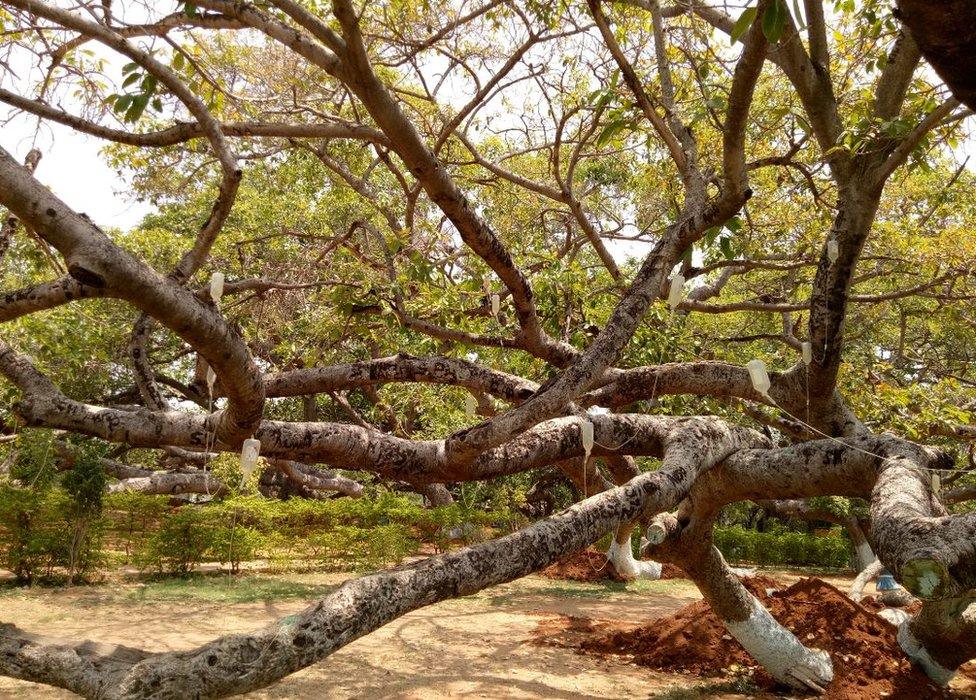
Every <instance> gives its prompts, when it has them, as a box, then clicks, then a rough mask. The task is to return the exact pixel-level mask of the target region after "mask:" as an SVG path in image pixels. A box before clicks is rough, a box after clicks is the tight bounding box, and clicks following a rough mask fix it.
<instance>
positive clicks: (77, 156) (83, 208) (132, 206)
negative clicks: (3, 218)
mask: <svg viewBox="0 0 976 700" xmlns="http://www.w3.org/2000/svg"><path fill="white" fill-rule="evenodd" d="M37 122H38V120H37V118H35V117H30V116H27V115H25V114H21V115H18V116H16V117H14V118H13V119H12V120H11V121H10V122H8V123H6V124H4V125H3V126H0V146H3V147H4V148H5V149H6V150H7V151H9V152H10V153H11V154H12V155H13V156H14V157H15V158H17V159H18V160H21V161H22V160H23V159H24V156H26V155H27V152H28V151H29V150H30V149H31V148H32V147H34V146H35V145H36V146H37V147H38V148H40V149H41V152H42V153H43V157H42V158H41V162H40V164H39V165H38V168H37V172H36V176H37V179H38V180H40V181H41V182H42V183H43V184H44V185H46V186H47V187H49V188H50V189H51V191H52V192H54V193H55V194H56V195H57V196H58V197H60V198H61V199H63V200H64V201H65V202H66V203H67V204H68V206H70V207H71V208H72V209H75V210H76V211H80V212H84V213H86V214H88V216H89V217H90V218H91V219H92V221H94V222H95V223H96V224H98V225H99V226H102V227H103V228H104V227H109V226H118V227H120V228H130V227H132V226H133V225H135V224H136V223H138V222H139V221H140V219H142V217H143V216H145V215H146V214H147V213H149V212H150V211H151V207H150V206H149V205H147V204H143V203H140V202H135V201H133V200H132V199H131V198H129V197H127V196H126V194H125V193H126V192H127V191H128V183H127V181H126V180H125V178H123V177H121V176H119V174H118V173H117V172H116V171H115V170H113V169H112V168H110V167H109V166H108V165H107V164H106V162H105V159H104V158H103V157H102V156H101V155H100V154H99V150H100V149H101V147H102V146H104V145H105V141H103V140H101V139H96V138H94V137H89V136H85V135H84V134H79V133H78V132H76V131H73V130H72V129H69V128H68V127H66V126H61V125H60V124H54V123H52V122H42V123H41V125H40V127H38V124H37Z"/></svg>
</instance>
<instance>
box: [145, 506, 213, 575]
mask: <svg viewBox="0 0 976 700" xmlns="http://www.w3.org/2000/svg"><path fill="white" fill-rule="evenodd" d="M215 544H216V532H215V529H214V527H213V526H212V525H211V523H210V522H208V515H207V513H206V512H205V509H203V508H197V507H184V508H179V509H178V510H175V511H173V512H171V513H169V514H167V515H166V516H165V517H164V518H163V519H162V522H161V523H160V526H159V529H158V530H157V531H156V532H154V533H152V535H150V536H149V537H148V538H147V539H146V540H145V541H144V542H143V545H142V547H141V548H140V550H139V551H138V552H137V553H136V557H135V559H136V562H137V563H138V564H139V565H140V566H142V567H143V568H152V569H156V570H157V571H158V572H160V573H168V574H177V575H181V576H185V575H186V574H188V573H190V572H191V571H193V570H194V569H195V568H196V567H197V566H199V565H200V564H202V563H203V562H204V561H206V559H207V554H208V552H209V551H210V550H211V548H213V546H214V545H215Z"/></svg>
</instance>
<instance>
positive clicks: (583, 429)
mask: <svg viewBox="0 0 976 700" xmlns="http://www.w3.org/2000/svg"><path fill="white" fill-rule="evenodd" d="M580 442H581V443H582V444H583V455H584V457H583V458H584V460H589V459H590V453H591V452H593V423H591V422H590V421H588V420H587V419H586V418H581V419H580Z"/></svg>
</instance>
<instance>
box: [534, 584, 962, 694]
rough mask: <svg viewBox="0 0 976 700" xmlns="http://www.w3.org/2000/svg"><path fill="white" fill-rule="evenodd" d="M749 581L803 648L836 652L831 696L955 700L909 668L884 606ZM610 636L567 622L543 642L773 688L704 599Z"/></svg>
mask: <svg viewBox="0 0 976 700" xmlns="http://www.w3.org/2000/svg"><path fill="white" fill-rule="evenodd" d="M743 583H745V584H746V586H747V587H748V588H749V589H750V590H751V591H752V593H753V594H754V595H756V596H757V597H758V598H760V600H762V601H763V602H764V604H765V605H766V606H767V607H768V608H769V610H770V612H771V613H772V614H773V616H774V617H775V618H776V619H777V620H778V621H779V622H780V623H782V624H783V625H785V626H786V627H788V628H789V629H790V630H791V631H792V632H793V633H794V634H795V635H796V636H797V637H798V638H799V639H800V640H801V641H802V642H803V643H804V644H806V645H807V646H809V647H815V648H818V649H825V650H826V651H828V652H829V653H830V655H831V658H832V659H833V662H834V680H833V682H832V683H831V684H830V685H829V686H828V688H827V692H826V697H827V698H832V699H833V700H862V699H863V698H877V697H886V698H903V699H905V700H907V699H908V698H912V699H913V700H914V699H917V698H942V697H951V695H949V694H947V693H946V692H945V691H943V690H942V689H940V688H938V687H937V686H935V685H934V684H933V683H932V682H931V681H930V680H929V679H928V678H927V677H926V676H925V674H924V673H922V672H921V671H919V670H917V669H916V668H914V667H913V666H912V665H911V663H910V662H909V660H908V658H907V657H906V656H905V654H904V653H903V652H902V651H901V648H900V647H899V646H898V641H897V639H896V628H895V627H894V626H893V625H891V624H890V623H888V622H887V621H885V620H884V619H882V618H881V617H879V616H878V615H877V614H876V613H875V612H874V610H873V609H874V608H877V607H880V606H877V604H872V603H868V605H870V608H871V609H869V608H868V607H865V606H863V605H859V604H857V603H854V602H853V601H851V600H850V599H848V598H847V596H846V595H844V594H843V593H842V592H841V591H839V590H838V589H836V588H835V587H833V586H831V585H829V584H827V583H824V582H823V581H820V580H819V579H810V578H807V579H802V580H800V581H798V582H797V583H795V584H794V585H792V586H790V587H789V588H787V589H785V590H782V591H775V592H773V593H772V594H768V593H767V589H769V588H776V587H778V586H777V583H776V582H775V581H774V580H772V579H769V578H768V577H762V576H757V577H750V578H747V579H744V580H743ZM610 630H612V631H609V632H608V631H607V627H606V626H604V625H602V624H586V623H584V622H583V621H581V620H569V621H568V622H567V623H565V624H563V629H562V630H560V631H559V632H558V633H557V632H554V631H553V630H552V625H551V624H550V625H549V626H548V629H540V633H541V634H545V635H546V637H547V638H546V639H545V640H540V641H543V642H544V643H555V644H559V645H562V646H574V647H576V648H578V649H579V650H580V651H581V652H582V653H595V654H613V655H620V656H624V657H626V658H628V659H630V660H632V661H633V663H637V664H640V665H644V666H649V667H651V668H655V669H660V670H663V671H677V672H683V673H693V674H696V675H701V676H715V675H725V674H729V673H736V672H743V671H745V670H747V669H748V670H751V671H752V672H753V680H754V681H755V682H756V683H757V684H759V685H760V686H762V687H766V688H770V687H772V685H773V681H772V679H771V678H770V677H769V676H768V675H767V674H766V673H765V672H764V671H762V669H760V668H758V667H757V666H756V663H755V662H754V661H753V660H752V658H751V657H750V656H749V655H748V654H746V652H745V650H744V649H743V648H742V647H741V646H739V644H738V642H736V641H735V640H734V639H732V637H731V636H730V635H729V634H728V633H727V632H726V630H725V627H724V626H723V625H722V623H721V622H720V621H719V619H718V618H717V617H716V616H715V615H714V614H713V613H712V612H711V609H710V608H709V606H708V603H706V602H705V601H698V602H696V603H692V604H691V605H687V606H685V607H684V608H682V609H681V610H679V611H678V612H677V613H675V614H674V615H671V616H669V617H665V618H661V619H658V620H654V622H652V623H651V624H649V625H644V626H633V625H620V624H615V625H612V626H611V627H610Z"/></svg>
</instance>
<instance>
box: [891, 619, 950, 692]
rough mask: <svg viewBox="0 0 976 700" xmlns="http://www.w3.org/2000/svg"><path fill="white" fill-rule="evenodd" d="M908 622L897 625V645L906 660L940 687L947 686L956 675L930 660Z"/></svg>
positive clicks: (930, 657)
mask: <svg viewBox="0 0 976 700" xmlns="http://www.w3.org/2000/svg"><path fill="white" fill-rule="evenodd" d="M908 623H909V620H907V619H906V620H905V621H904V622H902V623H901V624H900V625H898V645H899V646H900V647H901V648H902V651H904V652H905V653H906V654H907V655H908V658H909V659H911V660H912V661H913V662H914V663H915V664H917V665H918V666H919V667H920V668H921V669H922V670H923V671H925V675H927V676H928V677H929V678H931V679H932V680H933V681H935V682H936V683H938V684H939V685H940V686H947V685H949V681H951V680H952V677H953V676H955V675H956V672H955V671H950V670H949V669H947V668H946V667H945V666H942V665H941V664H940V663H939V662H938V661H936V660H935V659H933V658H932V656H931V655H930V654H929V652H928V650H927V649H926V648H925V647H923V646H922V645H921V644H920V643H919V641H918V639H916V638H915V635H914V634H912V631H911V629H909V627H908Z"/></svg>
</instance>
